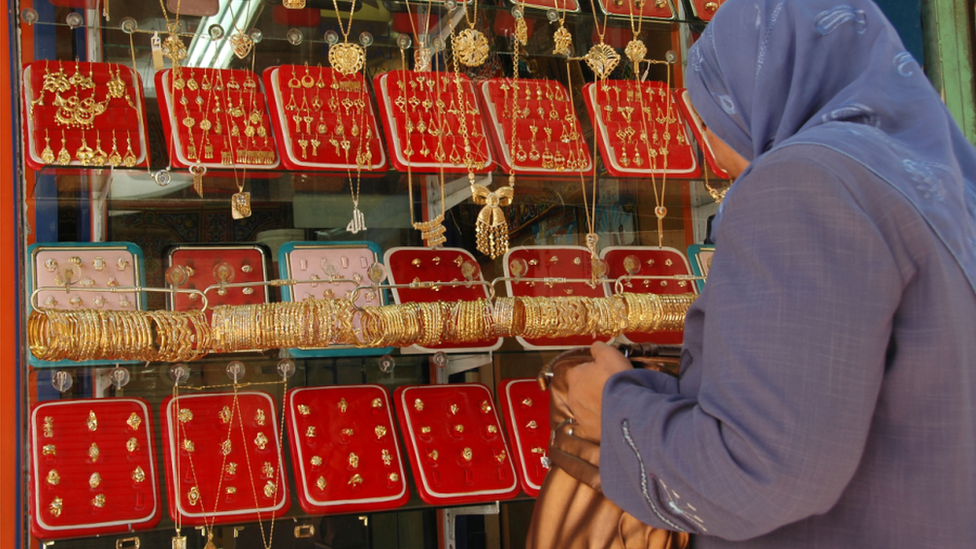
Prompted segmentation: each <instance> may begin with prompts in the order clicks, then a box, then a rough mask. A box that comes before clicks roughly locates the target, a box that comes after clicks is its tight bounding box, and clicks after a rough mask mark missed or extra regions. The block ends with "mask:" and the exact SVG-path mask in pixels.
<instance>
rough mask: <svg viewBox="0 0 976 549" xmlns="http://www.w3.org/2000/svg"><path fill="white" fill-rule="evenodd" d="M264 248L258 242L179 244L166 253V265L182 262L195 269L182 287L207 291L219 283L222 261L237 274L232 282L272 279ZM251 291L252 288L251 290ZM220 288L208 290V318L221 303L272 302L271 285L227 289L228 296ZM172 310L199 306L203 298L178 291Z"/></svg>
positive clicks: (251, 303) (170, 300) (185, 309)
mask: <svg viewBox="0 0 976 549" xmlns="http://www.w3.org/2000/svg"><path fill="white" fill-rule="evenodd" d="M266 259H267V258H266V256H265V252H264V249H263V248H261V247H260V246H254V245H240V246H235V245H227V246H175V247H173V248H170V249H169V251H168V253H167V254H166V266H167V268H168V267H172V266H174V265H180V266H182V267H184V268H187V267H189V268H190V269H192V274H191V275H190V277H189V279H188V280H187V281H186V283H184V284H183V285H182V286H180V288H181V289H190V290H200V291H203V290H205V289H206V288H207V287H208V286H211V285H214V284H217V283H218V281H219V279H218V278H217V267H218V265H220V264H222V263H226V264H227V265H229V266H230V268H231V272H233V273H234V275H233V279H232V280H228V281H227V282H228V283H229V284H238V283H241V282H263V281H266V280H268V277H267V268H266V266H265V261H266ZM249 290H250V291H249ZM219 292H220V291H219V290H212V291H210V292H208V293H207V307H208V308H207V317H208V318H209V317H210V316H211V315H213V308H214V307H216V306H218V305H254V304H258V303H267V302H268V288H267V286H250V287H244V288H227V289H226V290H225V293H224V295H220V293H219ZM168 305H169V308H170V310H175V311H187V310H190V309H199V308H200V300H199V297H198V296H196V295H194V294H185V293H181V294H176V297H175V300H174V298H172V297H171V298H170V299H169V303H168Z"/></svg>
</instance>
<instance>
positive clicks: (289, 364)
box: [278, 358, 295, 381]
mask: <svg viewBox="0 0 976 549" xmlns="http://www.w3.org/2000/svg"><path fill="white" fill-rule="evenodd" d="M278 375H279V376H281V377H282V378H283V379H285V380H286V381H287V380H288V378H290V377H291V376H293V375H295V361H294V360H292V359H290V358H283V359H281V360H279V361H278Z"/></svg>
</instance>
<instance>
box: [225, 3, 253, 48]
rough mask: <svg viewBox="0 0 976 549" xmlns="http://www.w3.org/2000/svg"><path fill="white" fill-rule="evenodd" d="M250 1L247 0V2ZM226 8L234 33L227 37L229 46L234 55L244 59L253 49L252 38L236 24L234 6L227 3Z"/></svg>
mask: <svg viewBox="0 0 976 549" xmlns="http://www.w3.org/2000/svg"><path fill="white" fill-rule="evenodd" d="M250 1H251V0H248V2H250ZM227 9H228V10H230V16H231V20H230V22H231V24H232V25H233V26H234V34H232V35H231V37H230V39H229V41H230V47H231V48H232V49H233V50H234V55H236V56H237V58H238V59H244V58H245V57H247V54H249V53H251V50H252V49H254V40H252V39H251V37H250V36H248V35H247V34H245V33H244V31H243V30H241V29H240V28H239V27H238V26H237V14H235V13H234V8H232V7H230V5H229V4H228V6H227Z"/></svg>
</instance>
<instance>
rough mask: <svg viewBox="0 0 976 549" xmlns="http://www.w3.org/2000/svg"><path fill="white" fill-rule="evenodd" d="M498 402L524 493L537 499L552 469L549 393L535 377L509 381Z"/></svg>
mask: <svg viewBox="0 0 976 549" xmlns="http://www.w3.org/2000/svg"><path fill="white" fill-rule="evenodd" d="M498 401H499V402H500V403H501V406H502V411H503V412H504V414H505V427H507V428H508V442H509V444H510V445H511V447H512V449H513V450H514V454H515V456H514V457H515V461H516V462H517V463H518V467H517V469H518V472H519V484H521V485H522V491H523V492H525V493H526V494H528V495H530V496H532V497H535V496H537V495H539V490H541V489H542V481H543V480H544V479H545V478H546V473H548V472H549V468H548V467H547V466H545V465H543V463H542V460H543V458H545V457H547V456H548V454H549V393H547V392H546V391H543V390H542V389H541V388H540V387H539V381H538V380H536V378H534V377H533V378H526V379H506V380H503V381H502V383H501V385H500V386H499V387H498Z"/></svg>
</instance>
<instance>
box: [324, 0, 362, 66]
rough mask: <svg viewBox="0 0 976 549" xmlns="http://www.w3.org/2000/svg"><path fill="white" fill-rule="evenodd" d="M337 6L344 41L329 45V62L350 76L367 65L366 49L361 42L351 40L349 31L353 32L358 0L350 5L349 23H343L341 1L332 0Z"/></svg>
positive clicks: (353, 0)
mask: <svg viewBox="0 0 976 549" xmlns="http://www.w3.org/2000/svg"><path fill="white" fill-rule="evenodd" d="M332 5H333V6H334V7H335V12H336V19H338V20H339V32H341V33H342V43H341V44H332V45H331V46H329V64H331V65H332V68H334V69H335V70H337V71H339V74H342V75H344V76H349V75H351V74H355V73H357V72H359V71H361V70H362V69H363V67H365V66H366V49H365V48H363V47H362V46H360V45H359V44H353V43H350V42H349V33H350V32H352V16H353V14H354V13H355V12H356V1H355V0H352V4H351V5H350V6H349V23H348V24H347V25H346V26H343V24H342V14H341V13H340V12H339V3H338V2H337V0H332Z"/></svg>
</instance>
